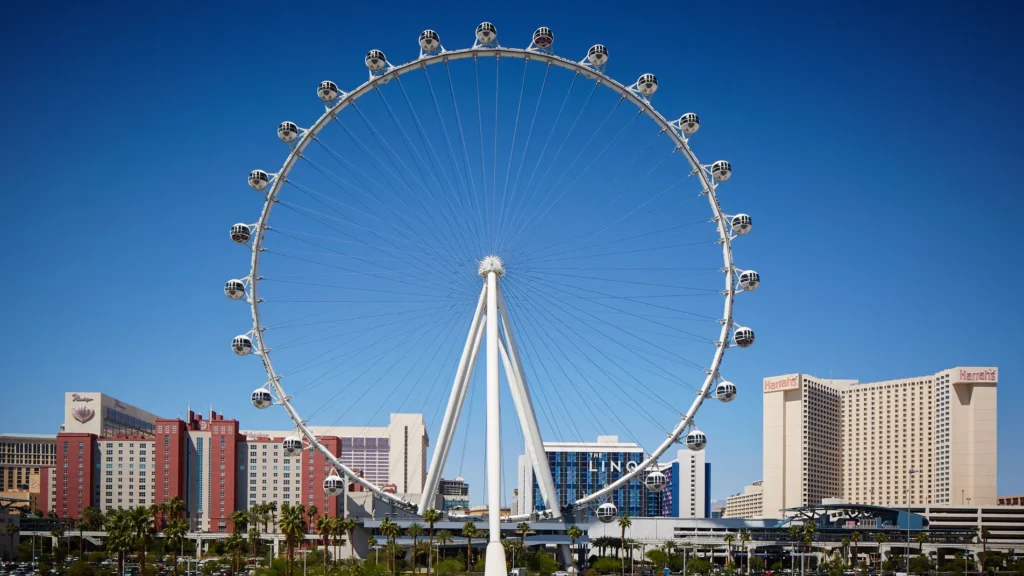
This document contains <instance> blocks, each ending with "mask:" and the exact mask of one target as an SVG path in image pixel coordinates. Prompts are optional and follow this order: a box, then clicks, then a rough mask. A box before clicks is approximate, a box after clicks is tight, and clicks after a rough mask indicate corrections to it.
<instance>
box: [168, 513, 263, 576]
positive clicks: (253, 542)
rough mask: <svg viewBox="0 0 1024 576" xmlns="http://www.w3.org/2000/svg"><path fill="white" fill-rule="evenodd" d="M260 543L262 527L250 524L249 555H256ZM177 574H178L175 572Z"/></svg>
mask: <svg viewBox="0 0 1024 576" xmlns="http://www.w3.org/2000/svg"><path fill="white" fill-rule="evenodd" d="M259 545H260V529H259V528H257V527H256V523H255V522H253V523H251V524H249V555H250V556H255V555H256V553H257V551H258V548H259ZM175 576H177V574H175Z"/></svg>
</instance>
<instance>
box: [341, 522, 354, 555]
mask: <svg viewBox="0 0 1024 576" xmlns="http://www.w3.org/2000/svg"><path fill="white" fill-rule="evenodd" d="M339 526H340V527H341V531H342V533H344V534H345V536H346V537H347V538H348V550H349V557H350V559H351V560H352V562H355V561H356V547H355V545H354V544H352V531H353V530H355V529H356V521H355V520H353V519H352V518H345V519H343V520H342V521H341V522H340V523H339ZM338 545H339V546H340V545H341V541H340V540H339V541H338Z"/></svg>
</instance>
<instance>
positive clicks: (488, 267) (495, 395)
mask: <svg viewBox="0 0 1024 576" xmlns="http://www.w3.org/2000/svg"><path fill="white" fill-rule="evenodd" d="M504 273H505V268H504V265H503V264H502V262H501V260H500V259H499V258H498V257H497V256H488V257H487V258H484V260H483V261H482V262H481V263H480V275H481V276H485V277H486V278H487V527H488V533H489V539H488V542H487V558H486V563H485V566H484V576H505V575H506V565H505V547H504V546H502V545H501V403H500V393H501V386H500V381H499V379H500V374H499V364H498V362H499V356H498V347H499V346H498V344H499V343H498V325H499V323H500V320H499V318H498V276H499V275H501V274H504Z"/></svg>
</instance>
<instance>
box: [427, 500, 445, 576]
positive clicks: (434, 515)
mask: <svg viewBox="0 0 1024 576" xmlns="http://www.w3.org/2000/svg"><path fill="white" fill-rule="evenodd" d="M423 521H424V522H426V523H427V531H428V532H429V538H430V544H429V545H428V546H427V576H430V573H431V572H432V571H433V569H434V555H433V554H432V553H431V551H432V550H433V549H434V524H435V523H436V522H440V521H441V513H440V512H438V511H437V510H434V509H433V508H427V509H426V510H425V511H424V512H423Z"/></svg>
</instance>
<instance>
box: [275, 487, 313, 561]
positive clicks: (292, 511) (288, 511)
mask: <svg viewBox="0 0 1024 576" xmlns="http://www.w3.org/2000/svg"><path fill="white" fill-rule="evenodd" d="M272 504H273V503H272ZM274 507H275V508H276V505H275V506H274ZM279 529H280V530H281V533H282V534H284V536H285V544H286V546H287V549H288V574H289V575H291V574H294V573H295V572H294V570H295V544H296V543H298V541H299V538H301V537H302V536H303V534H305V533H306V517H305V513H304V510H303V508H302V507H301V505H299V506H290V505H288V504H287V503H285V504H282V505H281V524H280V526H279Z"/></svg>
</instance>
